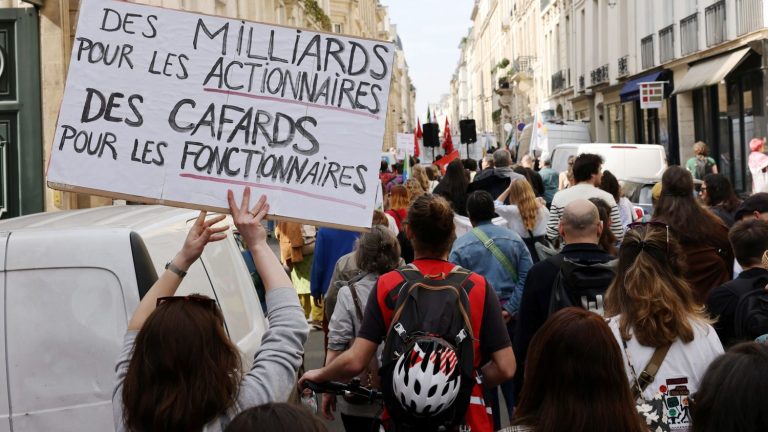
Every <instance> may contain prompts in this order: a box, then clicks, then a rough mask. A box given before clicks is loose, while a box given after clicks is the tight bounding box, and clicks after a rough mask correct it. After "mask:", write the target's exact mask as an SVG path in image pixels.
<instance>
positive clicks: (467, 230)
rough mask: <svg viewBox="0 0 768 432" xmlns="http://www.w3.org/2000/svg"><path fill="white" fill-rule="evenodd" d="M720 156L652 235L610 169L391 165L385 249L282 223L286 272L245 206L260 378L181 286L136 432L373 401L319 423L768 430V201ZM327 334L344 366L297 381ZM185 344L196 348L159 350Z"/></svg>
mask: <svg viewBox="0 0 768 432" xmlns="http://www.w3.org/2000/svg"><path fill="white" fill-rule="evenodd" d="M750 148H751V150H752V151H753V153H759V155H750V169H752V168H753V165H754V168H755V169H754V170H753V173H752V175H753V177H754V178H753V180H754V184H755V185H762V184H763V183H765V180H763V179H762V177H760V176H761V175H763V174H765V171H766V169H768V162H767V163H765V164H764V165H760V164H761V163H762V162H761V161H762V160H763V158H762V157H761V156H760V155H763V153H762V151H763V148H764V146H763V141H762V140H760V139H756V140H753V142H752V143H751V144H750ZM707 151H708V149H707V146H706V144H704V143H700V142H699V143H696V144H695V145H694V157H692V158H691V159H690V160H689V161H687V163H686V164H685V166H684V167H680V166H670V167H668V168H667V169H666V170H665V172H664V173H663V175H662V177H661V178H660V179H659V181H658V184H656V185H655V186H654V188H653V193H652V194H653V199H654V203H653V210H652V212H650V213H649V214H642V211H640V212H638V209H639V207H635V206H633V204H632V203H631V202H630V200H629V199H628V197H626V196H625V195H624V193H623V191H622V181H621V180H622V179H621V178H617V176H616V175H615V173H610V172H608V171H603V165H604V164H605V161H604V160H603V158H602V157H601V156H599V155H597V154H588V153H586V154H579V155H577V156H574V157H572V158H571V159H569V160H568V167H567V169H566V171H564V172H557V171H556V170H554V169H552V165H551V162H550V161H549V160H546V159H544V160H541V161H535V160H534V159H533V158H532V157H531V156H529V155H524V156H523V157H521V158H520V159H519V163H515V162H514V161H515V160H516V158H515V155H514V154H513V152H511V151H510V150H507V149H499V150H496V151H495V152H493V153H492V154H489V155H487V156H485V157H484V158H483V159H481V160H479V161H474V160H463V161H462V160H453V161H451V162H450V163H448V164H444V165H442V164H441V165H439V166H438V165H436V164H420V163H419V161H418V160H411V161H409V162H410V163H407V164H395V165H394V166H392V167H390V166H389V165H388V164H387V163H386V162H382V166H381V172H380V176H379V178H380V182H381V185H380V186H381V188H380V191H381V194H382V196H381V198H382V200H381V201H382V207H381V209H380V210H377V211H375V212H374V217H373V221H372V228H371V230H370V231H369V232H366V233H363V234H360V233H355V232H351V231H344V230H340V229H332V228H320V229H318V230H317V231H316V232H315V230H314V229H312V228H311V227H307V226H303V225H301V224H298V223H289V222H280V223H278V225H277V229H276V236H277V238H278V239H279V242H280V260H279V261H278V259H277V257H275V256H274V255H273V254H272V253H271V252H268V251H267V250H265V244H266V233H265V231H264V228H263V227H262V224H261V221H262V219H263V218H264V215H265V214H266V212H267V210H268V205H267V204H266V202H264V199H263V198H262V199H261V200H259V201H258V203H257V204H256V206H255V207H254V208H253V209H251V208H250V207H249V196H248V193H246V194H245V195H244V197H243V202H242V204H241V205H238V204H237V203H236V202H235V200H234V197H232V195H231V194H230V196H229V200H230V209H231V211H232V214H233V217H234V222H235V225H236V226H237V228H238V229H239V231H240V233H241V234H242V235H243V236H244V239H245V241H246V244H247V245H248V246H249V249H251V252H252V254H253V257H254V262H255V264H256V267H257V271H258V272H259V274H260V276H261V278H262V280H263V281H264V284H265V286H266V288H267V297H266V304H267V314H268V317H269V321H270V329H269V331H268V332H267V333H266V334H265V336H264V339H263V341H262V345H261V348H260V350H259V352H258V353H257V355H256V357H255V359H253V362H252V364H251V365H250V369H249V370H244V368H243V367H242V366H241V365H240V364H239V361H238V360H237V349H236V348H235V347H234V345H233V344H232V342H231V341H230V340H229V339H228V337H227V335H226V332H225V331H224V329H223V327H222V317H221V312H220V311H218V309H217V307H216V305H215V301H213V300H211V299H207V298H205V297H169V296H172V295H173V293H174V291H175V289H176V287H178V284H179V282H180V278H179V276H178V273H176V272H172V271H168V272H166V273H164V274H163V275H162V277H161V278H160V279H159V280H158V282H157V283H156V284H155V286H153V288H152V289H151V290H150V291H149V293H147V295H146V296H145V297H144V299H142V302H141V305H140V306H139V308H138V309H137V311H136V313H135V314H134V316H133V318H132V319H131V321H130V323H129V326H128V333H127V334H126V339H125V345H124V349H123V352H122V355H121V357H120V360H119V362H118V366H117V371H118V387H117V389H116V390H115V393H114V395H115V397H114V406H113V408H114V410H115V411H114V412H115V422H116V425H117V428H118V430H127V431H128V430H132V431H145V430H199V431H203V430H204V431H216V430H228V431H230V430H231V431H246V430H275V431H282V430H297V431H323V430H325V426H324V425H323V423H322V422H319V421H318V417H317V416H313V415H311V414H310V413H309V411H307V410H306V409H304V408H303V407H301V406H296V405H291V404H284V403H282V402H285V401H286V400H287V399H288V396H289V393H291V390H292V389H294V387H296V388H295V389H294V390H297V391H298V392H299V393H302V394H304V395H307V396H308V397H312V392H311V391H310V390H307V389H305V387H306V386H309V385H310V384H312V383H326V382H331V381H338V382H341V383H346V382H350V380H353V379H354V383H356V384H355V385H357V386H362V387H364V388H371V389H378V390H380V392H381V393H380V395H381V396H380V397H379V398H373V397H371V398H368V399H366V398H361V397H359V396H355V395H353V394H345V395H344V397H337V396H336V395H334V394H331V393H327V394H323V395H322V396H321V398H320V399H319V404H318V405H319V413H318V415H320V416H322V417H325V418H326V419H329V420H332V419H334V418H335V415H334V412H336V410H338V411H339V412H340V417H341V420H342V422H343V425H344V428H345V429H346V430H347V431H369V430H379V427H380V425H381V427H383V428H384V429H382V430H392V431H416V430H419V431H420V432H427V431H432V430H435V431H437V430H446V431H469V430H471V431H475V432H476V431H493V430H500V429H502V427H504V426H506V425H503V424H502V415H501V414H502V410H503V411H504V412H505V413H506V415H507V417H508V418H509V419H510V423H511V426H508V427H506V428H505V429H503V430H506V431H547V432H549V431H565V430H567V431H583V432H587V431H606V432H607V431H637V432H640V431H646V430H651V431H671V430H675V431H747V432H750V431H765V430H768V410H764V409H762V407H760V404H761V402H762V400H763V399H764V397H766V396H768V307H766V305H767V304H768V193H764V192H760V191H756V192H757V193H754V194H752V195H751V196H748V197H745V199H743V200H742V199H741V198H739V196H738V195H737V194H736V192H735V191H734V189H733V187H732V185H731V183H730V181H729V179H728V177H727V176H724V175H723V174H719V173H718V172H717V164H716V161H714V159H712V158H711V157H709V156H708V153H707ZM763 156H764V155H763ZM765 159H766V160H768V157H766V158H765ZM537 162H538V163H537ZM753 162H754V163H753ZM538 166H540V169H536V168H534V167H538ZM219 220H220V218H216V219H213V220H210V221H206V220H205V217H204V216H201V218H200V219H198V221H197V223H196V224H195V225H194V226H193V228H192V229H191V231H190V234H189V237H188V239H187V242H186V243H185V245H184V247H183V248H182V250H181V252H180V253H179V255H177V257H176V258H175V259H174V261H173V263H172V264H173V265H174V266H175V267H177V268H178V269H180V270H181V271H183V270H184V269H185V268H188V267H189V265H190V264H191V263H192V262H194V261H195V260H196V259H197V258H198V257H199V256H200V253H202V250H203V248H204V247H205V245H206V244H207V243H208V242H212V241H217V240H220V239H221V238H222V234H221V231H222V228H217V225H216V222H218V221H219ZM174 273H175V274H174ZM291 287H293V288H291ZM176 298H183V299H186V300H190V301H172V299H176ZM302 316H303V318H302ZM309 325H311V326H312V327H314V328H315V329H317V330H319V329H323V331H324V332H325V333H326V340H325V341H326V354H325V366H324V367H323V368H321V369H317V370H312V371H308V372H306V373H305V374H304V375H303V376H297V371H298V370H299V367H300V366H301V363H302V353H303V348H302V345H303V344H304V342H305V341H306V338H307V327H308V326H309ZM169 326H173V330H171V329H170V327H169ZM179 328H182V329H184V330H183V331H184V332H185V333H184V334H185V335H188V338H189V340H190V341H192V342H194V343H189V344H180V345H170V346H169V345H163V346H162V348H161V347H160V345H159V344H160V343H163V342H161V341H166V342H165V343H166V344H167V339H165V338H164V334H166V333H167V332H170V331H175V332H178V331H180V330H179ZM189 358H195V359H198V360H196V361H193V362H192V361H189ZM169 376H171V377H174V378H173V379H169V378H168V377H169ZM174 392H176V394H174ZM499 392H500V393H501V395H499ZM179 395H182V396H179ZM502 401H503V405H502ZM268 425H269V426H268ZM265 428H266V429H265Z"/></svg>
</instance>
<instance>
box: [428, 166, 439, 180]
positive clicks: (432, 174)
mask: <svg viewBox="0 0 768 432" xmlns="http://www.w3.org/2000/svg"><path fill="white" fill-rule="evenodd" d="M425 168H426V171H427V178H428V179H429V181H432V180H437V167H436V166H434V165H429V166H426V167H425Z"/></svg>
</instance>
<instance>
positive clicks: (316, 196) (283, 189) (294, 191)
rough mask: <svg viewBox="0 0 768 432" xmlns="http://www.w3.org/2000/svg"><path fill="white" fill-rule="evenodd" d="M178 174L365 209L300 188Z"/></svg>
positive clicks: (184, 174)
mask: <svg viewBox="0 0 768 432" xmlns="http://www.w3.org/2000/svg"><path fill="white" fill-rule="evenodd" d="M179 176H180V177H185V178H191V179H195V180H205V181H210V182H215V183H227V184H234V185H239V186H251V187H254V188H256V189H269V190H277V191H281V192H288V193H292V194H296V195H302V196H305V197H309V198H314V199H319V200H323V201H330V202H335V203H339V204H344V205H348V206H353V207H358V208H361V209H365V205H363V204H359V203H356V202H354V201H347V200H343V199H340V198H334V197H329V196H325V195H320V194H314V193H310V192H304V191H301V190H297V189H292V188H287V187H284V186H275V185H266V184H261V183H252V182H247V181H242V180H229V179H223V178H218V177H209V176H202V175H197V174H189V173H182V174H179Z"/></svg>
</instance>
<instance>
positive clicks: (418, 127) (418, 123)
mask: <svg viewBox="0 0 768 432" xmlns="http://www.w3.org/2000/svg"><path fill="white" fill-rule="evenodd" d="M422 138H424V133H423V132H422V131H421V120H419V118H418V117H416V139H422Z"/></svg>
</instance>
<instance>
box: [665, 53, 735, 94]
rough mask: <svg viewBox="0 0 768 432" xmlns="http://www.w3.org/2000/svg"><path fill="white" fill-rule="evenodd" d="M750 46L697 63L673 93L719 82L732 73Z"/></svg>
mask: <svg viewBox="0 0 768 432" xmlns="http://www.w3.org/2000/svg"><path fill="white" fill-rule="evenodd" d="M749 50H750V49H749V48H743V49H740V50H738V51H734V52H732V53H730V54H726V55H722V56H720V57H715V58H713V59H710V60H705V61H702V62H700V63H696V64H694V65H693V66H691V68H690V69H688V72H687V73H686V74H685V77H683V79H682V80H681V81H680V83H679V84H678V85H677V86H675V87H676V88H675V91H674V93H672V94H677V93H683V92H687V91H691V90H695V89H697V88H701V87H706V86H711V85H715V84H717V83H719V82H720V81H722V80H723V78H725V76H726V75H728V74H729V73H731V71H732V70H734V69H735V68H736V66H738V65H739V64H741V62H742V61H743V60H744V59H745V58H746V57H747V54H749Z"/></svg>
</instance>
